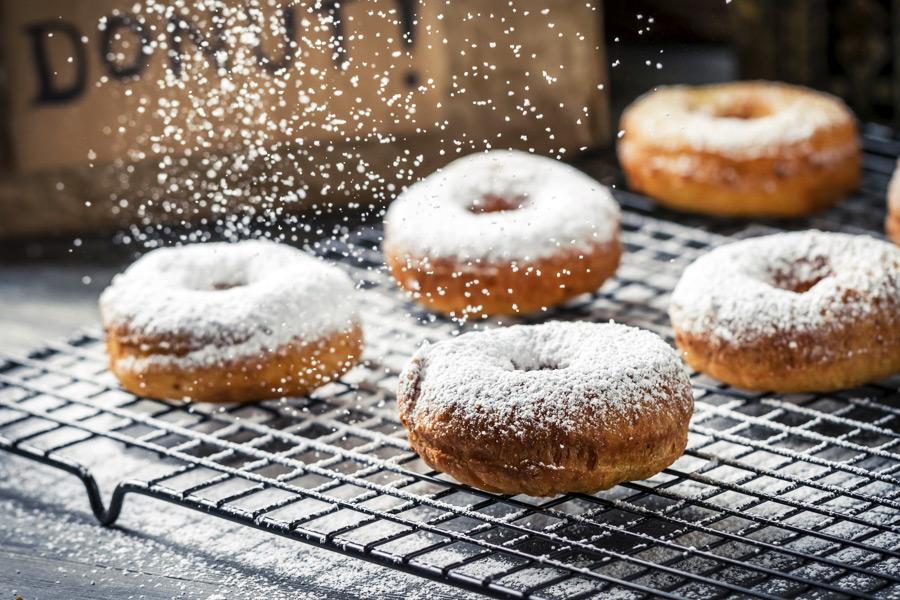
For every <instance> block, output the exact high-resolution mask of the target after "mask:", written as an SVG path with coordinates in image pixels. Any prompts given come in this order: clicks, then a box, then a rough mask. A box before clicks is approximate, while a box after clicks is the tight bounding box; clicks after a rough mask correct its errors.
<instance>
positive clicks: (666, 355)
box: [399, 321, 692, 438]
mask: <svg viewBox="0 0 900 600" xmlns="http://www.w3.org/2000/svg"><path fill="white" fill-rule="evenodd" d="M411 370H418V375H419V377H411V374H412V373H411ZM419 381H421V388H420V389H418V390H413V389H411V388H410V386H412V385H416V383H415V382H419ZM690 389H691V386H690V380H689V378H688V375H687V372H686V371H685V368H684V366H683V364H682V362H681V360H680V359H679V357H678V355H677V353H676V352H675V350H674V349H673V348H671V347H670V346H669V345H668V344H666V343H665V342H664V341H663V340H662V338H660V337H659V336H658V335H656V334H655V333H652V332H650V331H645V330H641V329H637V328H634V327H628V326H625V325H619V324H616V323H599V324H598V323H584V322H576V323H571V322H559V321H551V322H548V323H543V324H540V325H514V326H511V327H506V328H501V329H493V330H489V331H482V332H471V333H466V334H464V335H461V336H459V337H458V338H454V339H451V340H446V341H442V342H440V343H437V344H433V345H428V344H426V345H425V346H423V347H422V348H420V349H419V351H418V352H417V353H416V354H415V356H414V357H413V360H412V361H411V362H410V363H409V365H407V367H406V370H405V371H404V373H403V374H402V375H401V376H400V389H399V397H401V398H412V397H416V398H418V400H417V402H416V403H415V406H413V407H412V410H411V411H410V413H409V415H408V416H409V419H410V421H411V422H413V423H415V422H417V421H418V420H420V419H424V420H426V421H428V422H430V423H432V424H433V426H434V428H435V429H436V430H437V431H440V429H441V428H442V427H450V428H453V427H459V425H458V423H454V422H453V421H452V420H443V419H440V418H436V417H435V415H441V414H444V415H447V414H453V415H455V416H454V417H453V419H463V420H466V421H467V422H468V423H469V424H470V425H471V424H477V429H474V428H473V429H472V430H471V435H472V437H473V438H477V437H479V436H497V435H502V436H516V437H519V438H522V437H523V436H526V435H534V434H535V432H537V433H540V432H541V431H544V432H548V431H550V430H553V431H557V432H558V431H565V432H570V433H576V434H589V432H590V431H591V430H595V429H596V427H597V426H598V423H601V424H602V423H603V422H605V421H607V420H610V421H613V420H615V421H616V422H618V419H619V418H621V417H624V418H625V420H626V421H627V422H631V423H637V422H639V421H640V420H641V418H642V417H644V416H646V415H647V414H648V413H649V412H650V411H653V412H654V413H655V414H665V415H671V416H672V417H673V418H680V417H681V416H683V415H684V414H685V411H687V412H688V413H689V411H690V410H691V407H690V406H689V403H690V400H688V404H685V405H683V406H675V405H673V403H672V401H671V397H672V396H675V397H678V398H687V399H690V398H691V397H692V396H691V392H690Z"/></svg>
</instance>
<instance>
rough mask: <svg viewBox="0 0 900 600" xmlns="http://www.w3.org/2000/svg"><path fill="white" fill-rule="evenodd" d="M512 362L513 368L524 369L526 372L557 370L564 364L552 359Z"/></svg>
mask: <svg viewBox="0 0 900 600" xmlns="http://www.w3.org/2000/svg"><path fill="white" fill-rule="evenodd" d="M510 362H511V363H512V366H513V369H514V370H516V371H523V372H525V373H527V372H529V371H555V370H557V369H561V368H562V366H561V365H559V363H557V362H555V361H550V360H539V361H533V362H531V363H528V362H516V361H514V360H511V361H510Z"/></svg>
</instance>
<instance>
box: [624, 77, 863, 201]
mask: <svg viewBox="0 0 900 600" xmlns="http://www.w3.org/2000/svg"><path fill="white" fill-rule="evenodd" d="M619 136H620V139H619V144H618V153H619V161H620V163H621V165H622V169H623V170H624V171H625V176H626V179H627V180H628V185H629V186H630V188H631V189H633V190H635V191H637V192H643V193H645V194H647V195H648V196H650V197H652V198H654V199H656V200H657V201H658V202H659V203H660V204H662V205H664V206H668V207H670V208H674V209H677V210H683V211H689V212H697V213H705V214H710V215H721V216H744V217H747V216H763V215H772V216H783V217H793V216H799V215H804V214H807V213H810V212H812V211H816V210H820V209H823V208H826V207H828V206H831V205H832V204H835V203H836V202H838V201H839V200H840V199H841V198H843V197H844V195H845V194H846V193H847V192H849V191H851V190H853V189H855V188H856V187H857V185H858V183H859V173H860V162H861V158H860V143H859V136H858V135H857V131H856V119H855V117H854V116H853V113H851V112H850V110H849V109H848V108H847V106H846V105H845V104H844V103H843V102H841V101H840V100H839V99H837V98H834V97H832V96H829V95H826V94H823V93H820V92H816V91H813V90H809V89H806V88H803V87H798V86H792V85H785V84H780V83H769V82H762V81H756V82H739V83H728V84H720V85H708V86H700V87H688V86H676V87H666V88H660V89H658V90H656V91H654V92H650V93H649V94H647V95H645V96H643V97H641V98H639V99H638V100H637V101H636V102H634V104H632V105H631V106H630V107H629V108H628V109H626V111H625V113H624V114H623V116H622V120H621V125H620V132H619Z"/></svg>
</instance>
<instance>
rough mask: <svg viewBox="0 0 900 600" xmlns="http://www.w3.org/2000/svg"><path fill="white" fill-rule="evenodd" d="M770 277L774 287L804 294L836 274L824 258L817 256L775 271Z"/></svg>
mask: <svg viewBox="0 0 900 600" xmlns="http://www.w3.org/2000/svg"><path fill="white" fill-rule="evenodd" d="M770 275H771V281H770V283H771V284H772V285H773V286H774V287H777V288H779V289H782V290H787V291H789V292H794V293H795V294H804V293H806V292H808V291H809V290H811V289H812V288H813V287H815V285H816V284H817V283H819V282H820V281H822V280H823V279H825V278H827V277H830V276H832V275H834V272H833V270H832V268H831V265H830V264H829V263H828V260H827V259H826V258H825V257H824V256H816V257H811V258H810V259H808V260H803V261H800V262H797V263H794V264H792V265H789V266H788V267H787V268H784V269H778V270H775V271H773V272H772V273H771V274H770Z"/></svg>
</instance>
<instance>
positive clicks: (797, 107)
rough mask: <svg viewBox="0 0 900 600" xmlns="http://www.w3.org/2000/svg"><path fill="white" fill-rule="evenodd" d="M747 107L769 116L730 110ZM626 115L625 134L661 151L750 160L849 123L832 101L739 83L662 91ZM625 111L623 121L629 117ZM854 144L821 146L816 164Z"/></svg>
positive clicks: (852, 148) (802, 91)
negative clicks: (687, 150)
mask: <svg viewBox="0 0 900 600" xmlns="http://www.w3.org/2000/svg"><path fill="white" fill-rule="evenodd" d="M748 103H754V104H756V105H758V106H761V107H762V108H763V110H765V111H766V112H767V113H768V114H764V115H763V116H759V117H758V118H736V117H727V116H724V117H723V116H719V115H728V114H729V112H731V111H733V110H735V109H737V110H740V109H741V107H742V106H745V105H747V104H748ZM628 113H631V117H632V118H627V121H626V125H625V135H626V136H627V135H629V134H632V133H634V134H637V135H640V136H641V137H644V138H650V139H652V140H653V143H654V144H655V145H657V146H658V147H660V148H663V149H667V150H677V149H679V148H682V147H684V146H687V147H689V148H691V149H693V150H694V151H697V152H709V153H715V154H721V155H725V156H728V157H731V158H734V159H754V158H761V157H767V156H774V155H777V154H778V153H779V152H782V151H783V148H784V147H785V146H789V145H793V144H800V143H802V142H805V141H807V140H810V139H811V138H812V137H813V135H814V134H816V133H817V132H818V131H820V130H823V129H826V130H827V129H829V128H832V127H835V126H837V125H840V124H843V123H846V122H847V121H848V120H850V121H852V120H853V116H852V114H851V113H850V112H849V110H848V109H847V108H846V107H845V106H844V105H843V103H841V102H840V101H839V100H837V99H836V98H834V97H832V96H829V95H827V94H823V93H820V92H815V91H813V90H808V89H805V88H798V87H796V86H789V85H783V84H776V83H768V82H739V83H729V84H723V85H712V86H702V87H689V86H672V87H662V88H659V89H657V90H655V91H653V92H650V93H648V94H646V95H645V96H643V97H641V98H640V99H638V100H637V101H636V102H635V103H634V104H633V105H632V107H631V108H630V109H629V111H628ZM628 113H626V117H628ZM857 148H858V146H857V144H856V142H853V143H847V144H841V145H839V146H834V147H829V148H819V149H818V150H817V152H816V155H815V158H816V160H821V161H823V162H827V161H828V160H832V159H833V160H837V159H839V158H842V157H844V156H846V155H848V154H850V153H852V152H856V151H857Z"/></svg>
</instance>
